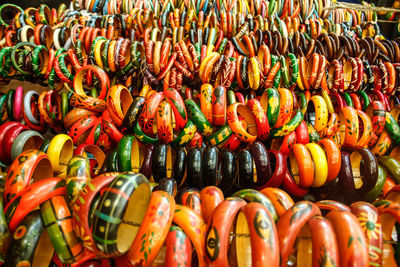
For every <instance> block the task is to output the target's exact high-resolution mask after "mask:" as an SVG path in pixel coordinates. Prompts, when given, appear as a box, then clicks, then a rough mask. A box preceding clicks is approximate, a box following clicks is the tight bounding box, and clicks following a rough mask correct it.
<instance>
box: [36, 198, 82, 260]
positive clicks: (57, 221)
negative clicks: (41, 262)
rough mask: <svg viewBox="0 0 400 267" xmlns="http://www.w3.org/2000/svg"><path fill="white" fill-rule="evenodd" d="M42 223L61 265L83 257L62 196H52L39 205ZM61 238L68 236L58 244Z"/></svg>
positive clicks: (69, 212)
mask: <svg viewBox="0 0 400 267" xmlns="http://www.w3.org/2000/svg"><path fill="white" fill-rule="evenodd" d="M40 212H41V215H42V219H43V223H44V225H45V227H46V229H47V231H48V233H49V237H50V240H51V242H52V243H53V246H54V250H55V251H56V253H57V255H58V257H59V259H60V260H61V262H63V263H74V262H77V261H79V260H80V258H82V257H83V256H84V254H83V251H84V250H83V246H82V245H81V243H80V242H79V241H78V239H77V237H76V235H75V232H74V229H73V225H72V216H71V215H72V212H71V210H70V208H69V207H68V204H67V201H66V199H65V197H64V196H53V197H52V198H50V199H49V200H47V201H45V202H44V203H43V204H41V205H40ZM61 236H68V237H69V238H68V239H63V240H62V241H61V242H60V237H61Z"/></svg>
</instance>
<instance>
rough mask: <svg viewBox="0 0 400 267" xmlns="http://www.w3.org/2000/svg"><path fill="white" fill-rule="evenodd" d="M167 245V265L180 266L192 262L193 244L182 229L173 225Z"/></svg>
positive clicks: (166, 240)
mask: <svg viewBox="0 0 400 267" xmlns="http://www.w3.org/2000/svg"><path fill="white" fill-rule="evenodd" d="M165 245H166V252H165V264H171V265H175V266H180V265H182V264H183V265H185V264H187V263H188V262H190V261H191V260H192V257H191V255H192V244H191V243H190V240H189V238H188V236H187V235H186V233H185V232H184V231H183V230H182V228H180V227H178V226H175V225H172V226H171V228H170V229H169V232H168V235H167V238H166V239H165ZM178 255H179V256H178Z"/></svg>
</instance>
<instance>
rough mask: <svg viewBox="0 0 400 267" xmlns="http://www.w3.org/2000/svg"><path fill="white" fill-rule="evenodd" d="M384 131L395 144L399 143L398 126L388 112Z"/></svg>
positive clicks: (399, 130)
mask: <svg viewBox="0 0 400 267" xmlns="http://www.w3.org/2000/svg"><path fill="white" fill-rule="evenodd" d="M385 130H386V131H387V132H388V134H389V136H390V138H391V139H392V140H393V141H394V142H395V143H399V142H400V126H399V124H398V123H397V122H396V121H395V119H394V118H393V116H392V115H391V114H390V113H389V112H386V117H385Z"/></svg>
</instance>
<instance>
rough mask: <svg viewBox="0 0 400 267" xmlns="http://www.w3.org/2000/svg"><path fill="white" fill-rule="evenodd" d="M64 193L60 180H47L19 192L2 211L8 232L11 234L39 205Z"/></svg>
mask: <svg viewBox="0 0 400 267" xmlns="http://www.w3.org/2000/svg"><path fill="white" fill-rule="evenodd" d="M66 193H67V192H66V190H65V181H64V180H63V179H60V178H47V179H44V180H41V181H38V182H36V183H34V184H32V185H30V186H29V187H27V188H25V189H24V190H23V191H20V192H19V193H18V194H17V195H16V197H15V198H14V199H13V200H12V201H11V202H9V203H8V204H7V206H6V207H5V209H4V210H5V217H6V220H7V223H8V228H9V229H10V232H11V233H13V232H14V230H15V228H17V226H18V224H19V223H20V222H21V221H22V220H23V219H24V218H25V216H26V215H28V213H29V212H31V211H32V210H33V209H35V208H36V207H38V206H39V205H40V204H42V203H43V202H45V201H46V200H48V199H50V198H52V197H54V196H61V195H65V194H66Z"/></svg>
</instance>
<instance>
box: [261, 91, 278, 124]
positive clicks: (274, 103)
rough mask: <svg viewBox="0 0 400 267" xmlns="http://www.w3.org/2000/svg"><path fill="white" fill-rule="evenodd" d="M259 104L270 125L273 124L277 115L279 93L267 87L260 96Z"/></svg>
mask: <svg viewBox="0 0 400 267" xmlns="http://www.w3.org/2000/svg"><path fill="white" fill-rule="evenodd" d="M260 103H261V106H262V107H263V109H264V110H265V111H266V113H267V118H268V122H269V124H270V125H275V123H276V120H277V119H278V116H279V107H280V100H279V93H278V91H277V90H275V89H272V88H268V89H267V90H266V91H265V92H264V93H263V94H262V96H261V99H260Z"/></svg>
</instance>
